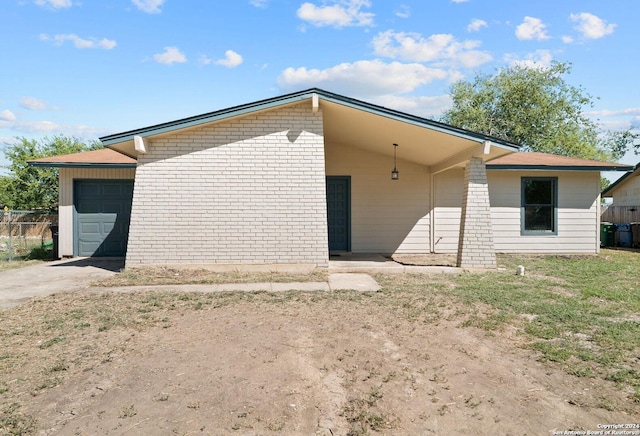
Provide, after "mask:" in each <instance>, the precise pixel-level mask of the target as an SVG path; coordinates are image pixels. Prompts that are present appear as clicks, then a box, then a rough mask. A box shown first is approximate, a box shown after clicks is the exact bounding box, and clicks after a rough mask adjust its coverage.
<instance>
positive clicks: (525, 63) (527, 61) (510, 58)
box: [505, 50, 553, 69]
mask: <svg viewBox="0 0 640 436" xmlns="http://www.w3.org/2000/svg"><path fill="white" fill-rule="evenodd" d="M505 60H506V61H507V62H508V63H509V65H511V66H519V67H525V68H542V69H545V68H549V67H550V66H551V62H552V61H553V55H552V54H551V52H550V51H549V50H536V51H535V52H533V53H529V54H527V55H526V56H525V57H524V59H522V58H518V57H517V56H516V55H513V54H508V55H506V56H505Z"/></svg>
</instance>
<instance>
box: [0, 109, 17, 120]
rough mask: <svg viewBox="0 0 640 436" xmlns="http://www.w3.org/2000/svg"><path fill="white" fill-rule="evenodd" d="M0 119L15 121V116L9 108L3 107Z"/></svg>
mask: <svg viewBox="0 0 640 436" xmlns="http://www.w3.org/2000/svg"><path fill="white" fill-rule="evenodd" d="M0 120H2V121H15V120H16V116H15V115H14V114H13V112H11V111H10V110H9V109H5V110H3V111H2V112H0Z"/></svg>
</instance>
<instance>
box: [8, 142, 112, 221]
mask: <svg viewBox="0 0 640 436" xmlns="http://www.w3.org/2000/svg"><path fill="white" fill-rule="evenodd" d="M16 139H17V140H18V142H17V143H15V144H6V145H5V150H4V155H5V158H6V159H7V161H8V162H9V165H7V167H6V168H7V169H8V170H9V174H8V175H6V176H4V177H0V203H3V205H6V206H8V207H9V208H10V209H16V210H31V209H45V210H53V209H55V208H56V207H57V205H58V170H57V169H56V168H40V167H32V166H29V164H28V163H27V162H28V161H30V160H34V159H38V158H42V157H49V156H57V155H62V154H70V153H77V152H80V151H87V150H95V149H97V148H99V147H101V145H100V143H99V142H98V141H89V142H86V143H85V142H82V141H80V140H79V139H78V138H75V137H72V136H62V135H61V136H54V137H52V138H46V137H45V138H43V139H41V140H40V141H38V140H29V139H27V138H23V137H21V138H16Z"/></svg>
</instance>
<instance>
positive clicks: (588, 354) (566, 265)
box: [377, 250, 640, 402]
mask: <svg viewBox="0 0 640 436" xmlns="http://www.w3.org/2000/svg"><path fill="white" fill-rule="evenodd" d="M517 265H524V266H525V268H526V274H525V276H516V275H515V270H516V266H517ZM499 266H500V267H501V268H502V270H501V271H500V272H498V273H483V274H463V275H459V276H456V277H433V278H432V279H435V280H432V281H431V283H430V284H429V293H428V294H426V295H429V296H430V297H431V298H434V297H435V296H436V295H438V296H440V297H447V298H448V297H453V298H455V299H456V300H457V301H458V302H459V303H462V304H461V305H460V304H455V303H452V302H451V300H448V301H449V303H447V304H448V305H450V306H451V307H453V306H455V307H456V309H455V310H456V311H457V312H455V313H454V314H453V315H461V316H462V317H463V318H464V319H465V320H464V321H463V322H462V325H463V326H472V327H477V328H481V329H484V330H487V331H496V330H501V329H505V328H506V327H507V326H511V327H515V328H516V331H517V332H518V334H519V336H518V340H519V341H520V342H521V343H522V345H523V346H524V347H527V348H531V349H534V350H536V351H538V352H540V353H541V358H542V359H545V360H547V361H549V362H554V363H556V364H559V365H561V366H562V367H563V368H564V369H565V370H566V371H567V372H568V373H569V374H572V375H575V376H579V377H598V378H601V379H605V380H610V381H614V382H615V383H616V384H617V385H618V386H619V387H620V388H622V389H624V390H625V391H626V392H627V393H629V398H631V399H632V400H634V401H637V402H640V381H639V380H640V378H639V377H638V376H639V375H640V374H639V373H638V371H637V370H636V369H635V368H637V364H638V359H639V357H638V356H640V287H639V281H638V276H637V274H638V273H637V272H638V271H639V270H640V253H637V252H631V251H618V250H602V253H601V254H600V255H599V256H506V255H504V256H499ZM377 279H378V281H379V283H381V284H383V285H384V286H385V287H386V288H388V289H389V290H390V291H391V290H393V289H394V287H395V286H396V285H400V286H399V287H400V288H402V289H415V288H417V287H419V286H421V283H422V285H424V282H423V280H422V279H421V278H419V277H411V276H407V277H405V278H404V279H403V280H402V281H403V283H402V284H399V283H398V281H397V279H396V278H395V277H385V276H378V277H377ZM434 281H435V283H434ZM426 295H425V297H426ZM422 298H424V297H422ZM420 299H421V297H418V296H414V297H413V300H411V301H408V302H407V303H408V305H407V313H408V314H409V313H410V314H411V315H410V316H412V317H423V318H424V317H425V316H426V315H427V313H428V312H427V308H428V307H429V306H431V305H430V304H426V305H425V304H424V303H421V302H420ZM409 308H411V309H410V310H409ZM432 310H433V309H432Z"/></svg>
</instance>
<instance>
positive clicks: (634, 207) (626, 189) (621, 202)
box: [602, 164, 640, 224]
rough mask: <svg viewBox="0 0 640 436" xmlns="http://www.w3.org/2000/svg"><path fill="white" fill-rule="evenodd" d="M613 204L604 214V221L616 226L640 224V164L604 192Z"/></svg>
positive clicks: (604, 195)
mask: <svg viewBox="0 0 640 436" xmlns="http://www.w3.org/2000/svg"><path fill="white" fill-rule="evenodd" d="M602 197H603V198H611V199H612V203H611V205H610V206H609V207H607V209H606V210H605V211H604V212H603V214H602V220H603V221H609V222H612V223H615V224H627V223H637V222H640V164H638V165H636V166H635V167H632V168H631V171H629V172H628V173H626V174H625V175H623V176H622V177H620V178H619V179H618V180H616V181H615V182H614V183H612V184H611V185H609V186H608V187H607V188H606V189H605V190H604V191H602Z"/></svg>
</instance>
